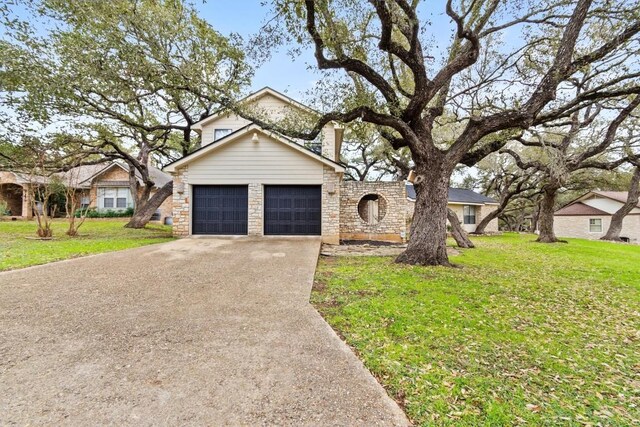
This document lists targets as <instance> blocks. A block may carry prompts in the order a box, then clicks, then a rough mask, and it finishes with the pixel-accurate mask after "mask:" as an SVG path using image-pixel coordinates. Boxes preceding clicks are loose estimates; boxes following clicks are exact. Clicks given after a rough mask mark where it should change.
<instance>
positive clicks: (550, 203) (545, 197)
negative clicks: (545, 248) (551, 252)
mask: <svg viewBox="0 0 640 427" xmlns="http://www.w3.org/2000/svg"><path fill="white" fill-rule="evenodd" d="M557 192H558V187H557V186H555V185H547V186H545V187H544V188H543V190H542V202H541V203H540V212H539V214H538V225H539V227H540V235H538V239H537V240H536V241H537V242H541V243H556V242H558V238H557V237H556V234H555V232H554V231H553V213H554V208H555V204H556V194H557Z"/></svg>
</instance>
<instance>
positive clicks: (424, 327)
mask: <svg viewBox="0 0 640 427" xmlns="http://www.w3.org/2000/svg"><path fill="white" fill-rule="evenodd" d="M474 240H475V243H476V244H477V246H478V248H477V249H471V250H465V251H464V252H463V253H462V254H461V255H459V256H457V257H455V258H454V262H455V263H456V264H458V265H460V266H462V268H458V269H456V268H453V269H449V268H442V267H413V266H404V265H397V264H394V263H393V259H392V258H384V257H344V258H322V259H321V261H320V263H319V267H318V270H317V273H316V284H315V289H314V292H313V294H312V302H313V304H314V305H315V306H316V308H317V309H318V310H319V311H320V312H321V314H322V315H323V316H324V317H325V319H326V320H327V321H328V322H329V324H331V326H332V327H333V328H334V329H335V330H336V331H337V332H338V333H339V334H340V335H341V336H342V337H344V339H345V341H346V342H347V343H348V344H349V345H350V346H351V347H352V348H354V350H355V351H356V352H357V353H358V355H359V356H360V358H361V359H362V360H363V362H364V363H365V365H366V366H367V367H368V368H369V369H370V370H371V371H372V372H373V374H374V375H375V376H376V377H377V378H378V379H379V380H380V382H381V383H382V384H383V385H384V386H385V388H386V389H387V390H388V391H389V393H390V394H391V395H392V396H394V397H395V398H396V400H398V401H399V402H400V403H401V404H402V405H403V406H404V408H405V409H406V412H407V415H408V416H409V417H410V418H411V419H412V420H413V421H414V422H415V423H416V424H417V425H456V426H459V425H469V426H471V425H474V426H475V425H523V424H527V425H634V424H635V423H638V422H639V421H638V420H640V246H634V245H622V244H614V243H606V242H598V241H596V242H592V241H586V240H578V239H572V240H570V241H569V243H568V244H553V245H546V244H540V243H534V242H533V240H534V237H533V236H531V235H517V234H505V235H503V236H495V237H481V238H475V239H474Z"/></svg>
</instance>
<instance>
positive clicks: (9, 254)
mask: <svg viewBox="0 0 640 427" xmlns="http://www.w3.org/2000/svg"><path fill="white" fill-rule="evenodd" d="M125 223H126V220H115V219H114V220H90V219H87V220H86V221H85V223H84V224H83V225H82V227H80V235H79V236H78V237H68V236H67V235H66V234H65V231H66V230H67V228H68V223H67V222H66V221H65V220H55V221H54V223H53V235H54V239H53V240H30V239H28V238H29V237H35V236H36V224H35V223H34V222H33V221H0V271H3V270H12V269H16V268H23V267H28V266H31V265H38V264H45V263H48V262H52V261H58V260H62V259H67V258H76V257H80V256H84V255H90V254H97V253H101V252H109V251H118V250H121V249H128V248H135V247H138V246H143V245H148V244H151V243H160V242H166V241H168V240H171V239H172V237H171V227H168V226H164V225H148V226H147V227H146V228H144V229H141V230H132V229H128V228H124V227H123V226H124V224H125Z"/></svg>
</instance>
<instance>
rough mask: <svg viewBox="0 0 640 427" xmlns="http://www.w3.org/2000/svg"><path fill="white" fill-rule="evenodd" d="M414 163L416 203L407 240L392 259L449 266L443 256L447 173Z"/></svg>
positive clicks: (445, 245)
mask: <svg viewBox="0 0 640 427" xmlns="http://www.w3.org/2000/svg"><path fill="white" fill-rule="evenodd" d="M417 163H418V162H417V161H416V175H417V179H416V181H415V182H414V187H415V190H416V203H415V211H414V213H413V221H412V223H411V232H410V234H409V243H408V245H407V249H406V250H405V251H404V252H403V253H401V254H400V255H399V256H398V257H397V258H396V262H398V263H404V264H415V265H442V266H451V263H449V258H448V256H447V199H448V190H449V178H450V175H451V174H450V173H449V172H448V171H440V170H438V169H437V168H436V167H433V165H429V166H430V168H428V169H427V168H426V167H422V168H421V167H420V166H419V165H418V164H417Z"/></svg>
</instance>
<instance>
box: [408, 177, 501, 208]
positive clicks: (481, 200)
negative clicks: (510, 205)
mask: <svg viewBox="0 0 640 427" xmlns="http://www.w3.org/2000/svg"><path fill="white" fill-rule="evenodd" d="M406 186H407V197H408V198H409V199H411V200H415V199H416V189H415V188H414V187H413V184H411V183H410V182H407V185H406ZM448 200H449V202H453V203H473V204H478V205H482V204H485V203H498V202H496V201H495V200H494V199H492V198H491V197H487V196H484V195H482V194H479V193H476V192H475V191H473V190H468V189H466V188H453V187H449V196H448Z"/></svg>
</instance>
